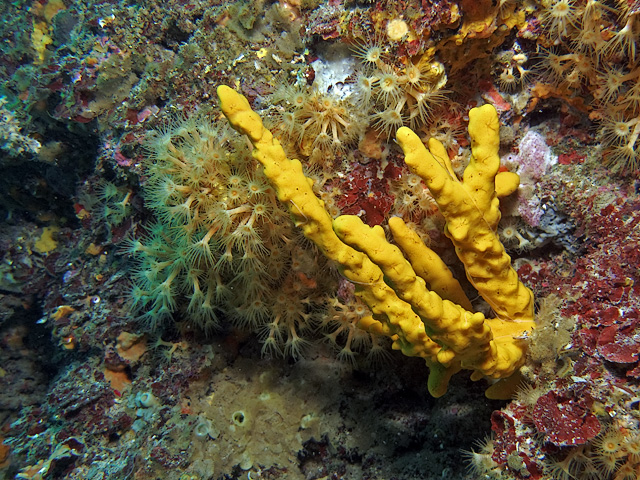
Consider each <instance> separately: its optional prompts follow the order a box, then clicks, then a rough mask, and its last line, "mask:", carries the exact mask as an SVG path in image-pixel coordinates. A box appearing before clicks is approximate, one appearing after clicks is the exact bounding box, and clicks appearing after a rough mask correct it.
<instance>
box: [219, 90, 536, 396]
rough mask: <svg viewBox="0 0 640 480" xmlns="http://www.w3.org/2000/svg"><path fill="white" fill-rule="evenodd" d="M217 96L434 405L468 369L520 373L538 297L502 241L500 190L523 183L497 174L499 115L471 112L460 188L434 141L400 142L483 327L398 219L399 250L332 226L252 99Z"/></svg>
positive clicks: (477, 373)
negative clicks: (423, 374)
mask: <svg viewBox="0 0 640 480" xmlns="http://www.w3.org/2000/svg"><path fill="white" fill-rule="evenodd" d="M218 96H219V98H220V103H221V107H222V111H223V113H224V114H225V116H226V117H227V119H228V120H229V122H230V123H231V125H232V126H233V127H234V128H236V129H237V130H238V131H240V132H242V133H244V134H246V135H247V136H248V137H249V139H250V140H251V142H252V143H253V145H254V147H255V149H254V151H253V155H254V157H255V158H256V159H257V160H258V161H259V162H260V163H261V164H262V165H263V166H264V173H265V175H266V177H267V178H268V179H269V180H270V182H271V183H272V184H273V186H274V187H275V189H276V191H277V193H278V198H279V199H280V201H282V202H284V203H285V204H286V205H287V207H288V209H289V212H290V213H291V215H292V217H293V219H294V221H295V223H296V225H297V226H299V227H300V228H301V229H302V231H303V233H304V235H305V236H306V237H307V238H309V239H310V240H311V241H313V242H314V243H315V244H316V245H317V246H318V247H319V248H320V249H321V251H322V252H323V253H324V255H326V256H327V257H328V258H330V259H331V260H333V261H334V262H336V263H337V264H338V265H339V267H340V269H341V272H342V274H343V275H344V276H345V277H346V278H348V279H349V280H351V281H352V282H353V283H354V284H355V287H356V294H357V295H358V296H360V298H362V299H363V300H364V301H365V302H366V303H367V305H369V307H370V308H371V311H372V312H373V316H372V317H368V318H364V319H363V320H361V321H360V327H362V328H365V329H368V330H369V331H372V332H375V333H379V334H384V335H387V336H389V337H391V338H392V339H393V348H394V349H398V350H401V351H402V352H403V353H404V354H405V355H408V356H419V357H422V358H424V359H425V361H426V363H427V365H428V366H429V368H430V375H429V381H428V388H429V391H430V393H431V394H432V395H434V396H441V395H443V394H444V393H445V392H446V389H447V385H448V382H449V379H450V377H451V376H452V375H453V374H455V373H456V372H458V371H459V370H461V369H469V370H473V375H472V378H473V379H479V378H482V377H483V376H488V377H491V378H506V377H509V376H510V375H511V374H513V373H514V371H515V370H516V369H517V368H518V367H519V366H520V365H521V364H522V362H523V361H524V353H525V349H526V341H525V337H526V334H527V332H528V331H529V330H531V329H532V328H533V326H534V322H533V295H532V293H531V291H530V290H529V289H527V288H526V287H525V286H524V285H523V284H522V283H520V281H519V280H518V277H517V274H516V272H515V271H514V270H513V269H512V268H511V264H510V258H509V256H508V255H507V254H506V252H505V250H504V248H503V246H502V244H501V243H500V241H499V240H498V238H497V236H496V233H495V231H496V227H497V224H498V221H499V220H500V211H499V209H498V206H499V200H498V194H497V193H496V190H497V191H498V192H499V193H500V195H505V194H508V193H509V192H510V191H513V190H514V188H516V187H517V182H514V177H513V176H512V175H511V176H509V175H503V174H498V168H499V157H498V144H499V138H498V129H499V125H498V118H497V114H496V112H495V110H494V109H493V108H492V107H490V106H484V107H481V108H477V109H473V110H472V111H471V112H470V122H469V133H470V135H471V140H472V153H473V158H472V161H471V163H470V165H469V167H467V169H466V170H465V173H464V178H463V181H462V182H461V181H459V180H458V179H457V178H456V177H455V175H454V174H453V170H452V168H451V165H450V163H449V159H448V156H447V155H446V152H445V149H444V147H443V146H442V145H441V144H440V143H439V142H437V141H435V140H431V141H430V143H429V150H427V149H426V148H425V147H424V145H423V144H422V142H421V141H420V139H419V138H418V137H417V136H416V135H415V134H414V133H413V132H412V131H411V130H410V129H408V128H406V127H403V128H401V129H400V130H399V131H398V134H397V138H398V142H399V143H400V145H401V147H402V148H403V150H404V152H405V156H406V163H407V165H409V167H410V168H411V169H412V170H413V172H414V173H416V174H417V175H420V176H421V177H422V178H423V179H424V180H425V182H426V183H427V186H428V187H429V189H430V190H431V193H432V194H433V196H434V198H435V199H436V201H437V203H438V206H439V208H440V210H441V211H442V213H443V215H444V217H445V219H446V222H447V223H446V234H447V236H448V237H449V238H451V240H452V241H453V243H454V245H455V248H456V252H457V254H458V257H459V258H460V260H461V261H462V262H463V264H464V266H465V269H466V271H467V277H468V278H469V280H470V281H471V283H472V284H473V285H474V286H475V287H476V288H477V289H478V291H479V292H480V294H481V295H482V296H483V297H484V298H485V299H486V300H487V301H488V303H489V304H490V305H491V307H492V308H493V309H494V311H495V312H496V314H497V316H498V318H495V319H485V317H484V315H483V314H482V313H473V312H472V311H471V303H470V302H469V300H468V299H467V297H466V296H465V294H464V292H463V291H462V288H461V287H460V285H459V283H458V282H457V281H456V280H455V279H454V278H453V276H452V275H451V272H450V271H449V269H448V268H447V267H446V265H445V264H444V263H443V262H442V261H441V260H440V259H439V258H438V256H437V255H436V254H435V253H434V252H432V251H431V250H430V249H428V248H427V247H426V246H425V245H424V244H422V243H421V242H420V240H419V238H418V236H417V235H416V234H415V232H413V231H411V230H410V229H409V228H408V227H407V226H406V225H405V224H404V222H403V221H402V220H401V219H399V218H392V219H391V220H390V221H389V227H390V229H391V232H392V234H393V236H394V240H395V242H396V243H397V244H398V245H399V246H400V248H398V247H397V246H395V245H393V244H390V243H389V242H387V241H386V239H385V236H384V231H383V229H382V227H379V226H376V227H373V228H371V227H368V226H367V225H365V224H363V223H362V222H361V221H360V219H359V218H358V217H355V216H350V215H344V216H341V217H338V218H336V219H335V220H333V221H332V219H331V217H330V216H329V214H328V213H327V212H326V210H325V208H324V204H323V202H322V201H321V200H320V199H318V198H317V197H316V196H315V194H314V193H313V190H312V188H311V187H312V181H311V180H310V179H308V178H306V177H305V176H304V174H303V172H302V165H301V164H300V162H299V161H298V160H290V159H288V158H287V157H286V155H285V153H284V151H283V149H282V147H281V145H280V143H279V142H278V140H277V139H275V138H273V136H272V134H271V132H269V130H267V129H266V128H264V126H263V125H262V121H261V119H260V117H259V116H258V114H256V113H255V112H253V111H252V110H251V107H250V105H249V103H248V102H247V100H246V98H244V97H243V96H242V95H240V94H238V93H236V92H235V91H233V90H232V89H231V88H229V87H226V86H220V87H218ZM401 249H402V250H401ZM403 252H404V255H403ZM405 255H406V258H405ZM407 259H408V260H407ZM427 285H428V287H427Z"/></svg>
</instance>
